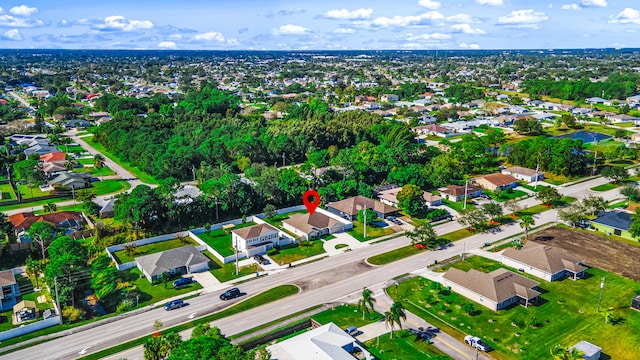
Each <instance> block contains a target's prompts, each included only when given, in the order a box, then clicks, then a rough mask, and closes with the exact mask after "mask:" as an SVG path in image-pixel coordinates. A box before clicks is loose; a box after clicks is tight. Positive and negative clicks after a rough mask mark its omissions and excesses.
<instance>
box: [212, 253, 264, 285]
mask: <svg viewBox="0 0 640 360" xmlns="http://www.w3.org/2000/svg"><path fill="white" fill-rule="evenodd" d="M204 254H205V255H206V256H207V257H208V258H209V259H211V262H210V263H209V271H210V272H211V274H212V275H213V276H215V278H216V279H218V281H220V282H227V281H230V280H234V279H238V278H241V277H243V276H246V275H251V274H255V273H256V271H260V270H262V268H261V267H260V266H258V264H250V265H246V266H241V267H240V268H239V269H238V275H236V263H235V262H231V263H227V264H223V263H221V262H220V260H218V259H217V258H216V257H214V256H213V255H211V254H210V253H209V252H208V251H205V252H204Z"/></svg>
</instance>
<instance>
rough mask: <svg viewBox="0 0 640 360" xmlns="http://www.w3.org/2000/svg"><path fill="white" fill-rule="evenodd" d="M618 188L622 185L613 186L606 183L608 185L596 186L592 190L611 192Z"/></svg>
mask: <svg viewBox="0 0 640 360" xmlns="http://www.w3.org/2000/svg"><path fill="white" fill-rule="evenodd" d="M617 187H620V185H618V184H612V183H606V184H602V185H598V186H594V187H592V188H591V189H590V190H591V191H609V190H613V189H615V188H617Z"/></svg>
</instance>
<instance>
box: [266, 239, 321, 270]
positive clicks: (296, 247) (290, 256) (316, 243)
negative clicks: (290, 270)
mask: <svg viewBox="0 0 640 360" xmlns="http://www.w3.org/2000/svg"><path fill="white" fill-rule="evenodd" d="M307 244H310V245H307ZM322 245H323V242H322V240H313V241H311V242H306V241H305V242H303V243H302V244H300V243H295V244H289V245H284V246H281V247H280V250H279V252H278V253H277V254H274V255H269V257H270V258H271V259H272V260H273V261H275V262H277V263H278V264H280V265H284V264H290V263H292V262H294V261H298V260H302V259H306V258H308V257H311V256H316V255H320V254H323V253H325V251H324V247H323V246H322Z"/></svg>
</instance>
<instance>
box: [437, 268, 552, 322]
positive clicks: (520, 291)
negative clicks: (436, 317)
mask: <svg viewBox="0 0 640 360" xmlns="http://www.w3.org/2000/svg"><path fill="white" fill-rule="evenodd" d="M442 279H443V281H444V286H450V287H451V290H452V291H454V292H456V293H458V294H460V295H462V296H464V297H466V298H467V299H469V300H472V301H475V302H477V303H478V304H480V305H483V306H486V307H487V308H489V309H491V310H494V311H498V310H501V309H504V308H506V307H509V306H511V305H513V304H520V305H523V306H524V307H529V305H530V304H532V303H534V302H535V301H536V299H537V298H538V296H540V292H538V291H537V290H536V288H537V287H538V285H540V283H538V282H536V281H533V280H531V279H529V278H526V277H524V276H522V275H519V274H516V273H514V272H511V271H509V270H507V269H504V268H500V269H496V270H494V271H492V272H490V273H484V272H481V271H478V270H475V269H471V270H469V271H468V272H465V271H462V270H459V269H456V268H451V269H449V270H447V272H446V273H445V274H444V275H443V277H442Z"/></svg>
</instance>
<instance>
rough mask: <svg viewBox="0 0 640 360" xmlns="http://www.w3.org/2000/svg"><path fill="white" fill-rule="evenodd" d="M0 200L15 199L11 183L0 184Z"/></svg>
mask: <svg viewBox="0 0 640 360" xmlns="http://www.w3.org/2000/svg"><path fill="white" fill-rule="evenodd" d="M0 194H1V195H2V196H0V200H16V194H15V193H14V192H13V189H12V188H11V184H0Z"/></svg>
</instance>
